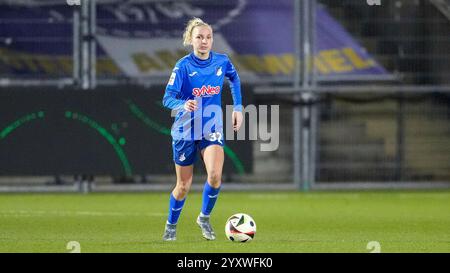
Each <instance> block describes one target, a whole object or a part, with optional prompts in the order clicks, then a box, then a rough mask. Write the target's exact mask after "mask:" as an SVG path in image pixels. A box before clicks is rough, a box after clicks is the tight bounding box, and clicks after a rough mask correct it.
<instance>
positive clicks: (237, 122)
mask: <svg viewBox="0 0 450 273" xmlns="http://www.w3.org/2000/svg"><path fill="white" fill-rule="evenodd" d="M231 119H232V121H233V130H234V131H235V132H237V131H238V130H239V128H241V125H242V120H243V116H242V112H240V111H233V115H232V117H231Z"/></svg>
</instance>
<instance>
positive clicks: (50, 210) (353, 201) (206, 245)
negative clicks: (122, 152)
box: [0, 190, 450, 253]
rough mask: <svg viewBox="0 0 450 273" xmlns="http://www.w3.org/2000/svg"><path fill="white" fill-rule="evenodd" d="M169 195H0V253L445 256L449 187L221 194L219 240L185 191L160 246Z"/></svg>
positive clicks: (196, 197) (449, 238) (449, 236)
mask: <svg viewBox="0 0 450 273" xmlns="http://www.w3.org/2000/svg"><path fill="white" fill-rule="evenodd" d="M168 197H169V194H168V193H161V192H158V193H119V194H113V193H91V194H87V195H82V194H0V252H56V253H58V252H62V253H63V252H70V251H69V250H68V249H67V244H68V242H70V241H77V242H79V243H80V246H81V252H83V253H85V252H108V253H110V252H159V253H166V252H178V253H188V252H192V253H207V252H213V253H227V252H232V253H237V252H251V253H273V252H290V253H300V252H327V253H329V252H361V253H369V252H371V250H369V249H368V248H367V246H368V243H369V242H370V241H377V242H379V243H380V251H381V252H450V192H449V191H432V192H431V191H393V192H384V191H383V192H382V191H379V192H376V191H374V192H311V193H297V192H240V193H236V192H227V191H225V190H224V191H222V193H221V195H220V196H219V199H218V202H217V204H216V207H215V208H214V211H213V215H212V218H211V221H212V224H213V227H214V228H215V230H216V234H217V239H216V240H215V241H206V240H204V239H203V238H202V236H201V232H200V229H199V228H198V226H197V225H196V224H195V219H196V216H197V215H198V213H199V209H200V206H201V194H200V193H198V192H192V193H190V194H189V196H188V197H187V201H186V204H185V207H184V210H183V212H182V214H181V217H180V221H179V224H178V232H177V241H175V242H163V241H162V239H161V237H162V233H163V228H164V223H165V221H166V217H167V211H168V202H169V199H168ZM238 212H244V213H248V214H250V215H251V216H252V217H253V218H254V219H255V221H256V224H257V232H256V235H255V238H254V240H253V241H251V242H249V243H233V242H231V241H229V240H227V238H226V237H225V233H224V226H225V221H226V219H227V218H228V217H229V216H231V215H232V214H234V213H238Z"/></svg>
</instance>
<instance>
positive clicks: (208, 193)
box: [167, 181, 220, 224]
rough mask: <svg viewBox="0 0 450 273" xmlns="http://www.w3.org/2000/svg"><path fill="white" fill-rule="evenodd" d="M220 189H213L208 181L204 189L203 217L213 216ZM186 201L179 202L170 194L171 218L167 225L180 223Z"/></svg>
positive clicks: (169, 217) (168, 218)
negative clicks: (179, 219)
mask: <svg viewBox="0 0 450 273" xmlns="http://www.w3.org/2000/svg"><path fill="white" fill-rule="evenodd" d="M219 192H220V187H219V188H213V187H211V186H210V185H209V184H208V181H206V183H205V186H204V188H203V203H202V215H203V216H209V215H210V214H211V211H212V209H213V208H214V205H215V204H216V201H217V197H218V196H219ZM184 201H186V198H184V199H183V200H177V199H175V197H174V196H173V194H172V193H171V194H170V202H169V216H168V217H167V223H169V224H176V223H177V222H178V218H180V214H181V210H182V209H183V206H184Z"/></svg>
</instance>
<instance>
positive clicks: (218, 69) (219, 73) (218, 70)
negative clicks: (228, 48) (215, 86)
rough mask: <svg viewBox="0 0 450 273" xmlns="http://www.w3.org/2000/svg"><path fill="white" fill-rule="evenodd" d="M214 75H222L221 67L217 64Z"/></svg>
mask: <svg viewBox="0 0 450 273" xmlns="http://www.w3.org/2000/svg"><path fill="white" fill-rule="evenodd" d="M216 75H217V76H218V77H219V76H220V75H222V67H221V66H219V68H217V69H216Z"/></svg>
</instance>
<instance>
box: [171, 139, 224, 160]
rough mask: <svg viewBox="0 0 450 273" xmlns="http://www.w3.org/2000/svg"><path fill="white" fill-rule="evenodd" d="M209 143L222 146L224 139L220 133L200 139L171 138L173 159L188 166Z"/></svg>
mask: <svg viewBox="0 0 450 273" xmlns="http://www.w3.org/2000/svg"><path fill="white" fill-rule="evenodd" d="M209 145H220V146H222V147H223V145H224V139H223V135H222V134H221V133H215V134H212V137H208V139H207V138H202V139H201V140H182V139H181V140H175V139H174V140H172V150H173V161H174V162H175V163H176V164H177V165H180V166H189V165H192V164H194V163H195V161H196V160H197V153H198V151H201V150H203V149H205V148H206V147H208V146H209Z"/></svg>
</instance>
